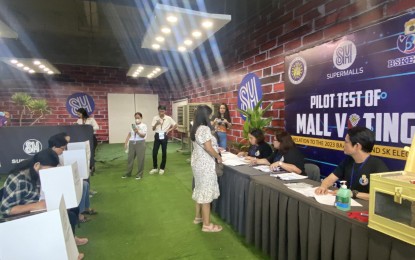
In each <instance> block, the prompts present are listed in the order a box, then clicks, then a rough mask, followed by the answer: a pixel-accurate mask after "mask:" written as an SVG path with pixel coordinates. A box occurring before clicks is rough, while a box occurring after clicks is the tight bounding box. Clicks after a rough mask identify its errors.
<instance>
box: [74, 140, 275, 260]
mask: <svg viewBox="0 0 415 260" xmlns="http://www.w3.org/2000/svg"><path fill="white" fill-rule="evenodd" d="M179 148H180V146H179V144H177V143H169V144H168V154H167V164H166V173H165V174H164V175H158V174H155V175H149V174H148V172H149V171H150V170H151V168H152V157H151V151H152V143H147V149H146V159H145V172H144V177H143V179H141V180H135V178H134V177H132V178H127V179H121V176H122V175H123V174H124V171H125V170H126V166H127V155H126V154H125V153H124V148H123V145H121V144H100V145H99V146H98V149H97V155H96V161H97V163H96V172H95V175H94V176H92V177H91V188H92V189H93V190H96V191H98V193H97V194H96V195H94V196H93V197H92V198H91V207H93V208H94V209H96V210H97V211H98V212H99V214H98V215H94V216H91V219H92V220H91V221H89V222H87V223H83V224H81V227H80V228H79V229H77V231H76V234H77V236H79V237H88V239H89V243H88V244H87V245H85V246H80V247H79V251H80V252H83V253H85V259H268V257H267V256H266V255H263V254H262V253H261V252H260V251H259V250H256V249H255V248H253V247H252V246H248V245H247V244H246V243H245V242H244V238H243V237H241V236H239V235H238V234H237V233H236V232H234V231H233V230H232V228H231V227H230V226H229V225H227V224H226V223H224V222H223V221H222V220H221V219H220V218H219V217H218V216H216V215H213V218H212V221H213V222H214V223H218V224H221V225H223V227H224V230H223V231H222V232H219V233H204V232H202V231H201V226H200V225H195V224H193V223H192V221H193V218H194V202H193V200H192V199H191V184H192V171H191V167H190V163H189V162H188V161H187V159H188V158H190V155H189V154H187V155H184V154H182V153H180V152H177V149H179ZM160 160H161V149H160V151H159V163H160ZM135 166H136V165H135ZM135 170H136V168H134V170H133V176H134V174H135V172H134V171H135Z"/></svg>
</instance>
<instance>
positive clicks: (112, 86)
mask: <svg viewBox="0 0 415 260" xmlns="http://www.w3.org/2000/svg"><path fill="white" fill-rule="evenodd" d="M55 66H56V67H57V68H58V70H60V71H61V73H62V74H61V75H56V76H52V77H49V76H43V75H28V74H27V73H23V72H20V71H17V70H13V69H10V68H8V67H7V66H6V65H3V66H2V67H0V111H9V112H10V113H11V115H12V120H11V124H10V125H11V126H18V125H19V118H20V115H21V109H20V107H18V106H16V105H15V104H14V103H13V102H12V101H11V96H12V95H13V94H14V93H16V92H25V93H28V94H29V95H31V96H32V98H46V99H47V102H48V105H49V107H50V109H51V112H52V113H51V114H47V115H45V117H44V118H43V119H41V120H40V121H39V122H38V123H37V124H39V125H69V124H73V123H74V122H75V121H76V118H73V117H72V116H71V115H70V114H69V112H68V111H67V110H66V99H67V98H68V97H69V96H70V95H71V94H73V93H77V92H83V93H87V94H89V95H90V96H92V97H93V99H94V102H95V111H94V113H93V115H92V116H93V117H94V118H95V119H96V121H97V122H98V124H99V125H100V130H99V131H98V132H97V137H98V140H100V141H108V111H107V110H108V104H107V94H108V93H136V94H155V93H156V92H155V91H154V90H153V89H152V87H149V84H148V82H147V81H146V80H145V79H144V80H141V79H139V80H136V79H131V78H127V77H126V76H125V75H126V73H127V72H126V70H124V69H116V68H97V67H86V66H71V65H59V64H55ZM140 80H141V81H140ZM157 94H159V98H160V103H161V104H165V105H169V104H170V102H169V100H168V97H166V96H165V95H164V94H163V93H157ZM35 118H36V116H34V115H30V114H26V115H24V116H23V121H22V125H30V124H31V123H32V122H33V121H34V120H35Z"/></svg>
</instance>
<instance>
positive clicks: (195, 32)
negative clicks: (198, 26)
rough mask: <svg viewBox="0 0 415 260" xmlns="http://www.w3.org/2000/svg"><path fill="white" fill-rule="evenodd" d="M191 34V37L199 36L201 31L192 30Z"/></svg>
mask: <svg viewBox="0 0 415 260" xmlns="http://www.w3.org/2000/svg"><path fill="white" fill-rule="evenodd" d="M192 35H193V37H195V38H200V36H202V33H201V32H199V31H193V32H192Z"/></svg>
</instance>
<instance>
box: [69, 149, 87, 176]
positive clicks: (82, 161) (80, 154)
mask: <svg viewBox="0 0 415 260" xmlns="http://www.w3.org/2000/svg"><path fill="white" fill-rule="evenodd" d="M74 162H76V163H77V164H78V172H79V176H80V177H81V179H83V180H86V179H88V178H89V166H88V165H89V163H88V162H89V161H88V157H87V155H86V150H85V149H82V150H69V151H63V164H64V165H71V164H72V163H74Z"/></svg>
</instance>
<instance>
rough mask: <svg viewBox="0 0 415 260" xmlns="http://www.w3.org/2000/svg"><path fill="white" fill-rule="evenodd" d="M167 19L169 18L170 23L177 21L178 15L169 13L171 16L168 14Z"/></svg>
mask: <svg viewBox="0 0 415 260" xmlns="http://www.w3.org/2000/svg"><path fill="white" fill-rule="evenodd" d="M166 20H167V21H168V22H169V23H176V22H177V17H176V16H174V15H169V16H167V18H166Z"/></svg>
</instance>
